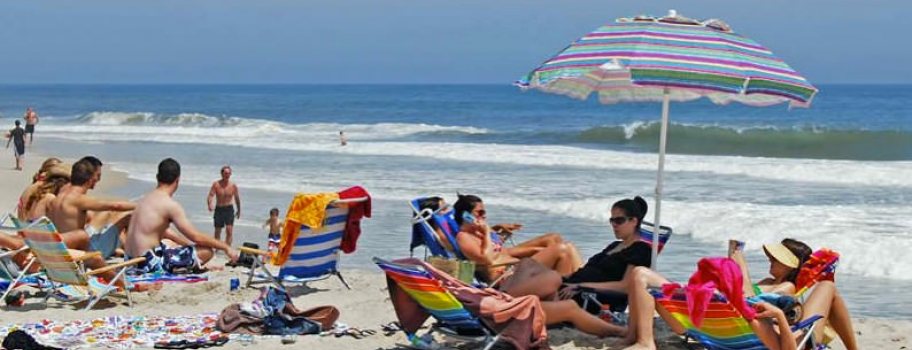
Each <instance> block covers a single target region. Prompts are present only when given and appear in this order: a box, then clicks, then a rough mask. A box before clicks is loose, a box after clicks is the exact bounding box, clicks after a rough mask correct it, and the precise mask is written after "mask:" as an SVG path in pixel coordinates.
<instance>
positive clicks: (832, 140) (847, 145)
mask: <svg viewBox="0 0 912 350" xmlns="http://www.w3.org/2000/svg"><path fill="white" fill-rule="evenodd" d="M660 128H661V126H660V124H659V123H658V122H648V123H647V122H633V123H630V124H626V125H612V126H600V127H595V128H590V129H587V130H584V131H582V132H580V133H579V134H578V135H577V136H576V141H577V142H583V143H600V144H613V145H624V146H634V147H636V148H638V149H643V150H649V151H655V150H657V149H658V138H659V133H660ZM668 152H670V153H680V154H704V155H740V156H748V157H779V158H815V159H854V160H908V159H912V133H910V132H907V131H897V130H839V129H831V128H821V127H815V126H803V127H794V128H778V127H773V126H758V127H732V126H722V125H693V124H679V123H672V124H671V125H670V126H669V129H668Z"/></svg>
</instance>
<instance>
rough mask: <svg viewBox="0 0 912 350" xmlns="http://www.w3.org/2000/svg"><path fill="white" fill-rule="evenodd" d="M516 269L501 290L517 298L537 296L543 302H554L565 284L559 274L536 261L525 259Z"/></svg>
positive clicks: (504, 282)
mask: <svg viewBox="0 0 912 350" xmlns="http://www.w3.org/2000/svg"><path fill="white" fill-rule="evenodd" d="M514 269H515V270H514V272H513V275H512V276H510V277H507V278H506V279H505V280H504V281H503V284H502V285H501V288H500V289H501V290H503V291H504V292H506V293H507V294H510V295H512V296H515V297H519V296H524V295H535V296H537V297H538V298H539V299H541V300H553V299H554V296H555V295H556V294H557V291H558V289H560V285H561V283H563V281H562V280H561V276H560V275H559V274H558V273H557V272H554V270H551V269H549V268H547V267H546V266H542V265H541V263H539V262H538V261H536V260H534V259H523V260H521V261H520V262H519V264H517V265H516V266H515V267H514Z"/></svg>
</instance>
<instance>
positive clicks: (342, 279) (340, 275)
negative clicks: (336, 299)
mask: <svg viewBox="0 0 912 350" xmlns="http://www.w3.org/2000/svg"><path fill="white" fill-rule="evenodd" d="M335 275H336V277H339V280H340V281H342V284H344V285H345V288H348V290H351V289H352V287H351V286H349V285H348V282H345V279H344V278H342V273H340V272H339V271H336V272H335Z"/></svg>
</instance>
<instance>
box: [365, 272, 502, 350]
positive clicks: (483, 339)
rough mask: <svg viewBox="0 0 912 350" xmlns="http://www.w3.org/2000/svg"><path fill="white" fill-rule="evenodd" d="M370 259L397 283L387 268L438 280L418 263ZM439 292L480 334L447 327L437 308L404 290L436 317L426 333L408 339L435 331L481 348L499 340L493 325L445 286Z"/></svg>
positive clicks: (411, 335) (485, 349)
mask: <svg viewBox="0 0 912 350" xmlns="http://www.w3.org/2000/svg"><path fill="white" fill-rule="evenodd" d="M371 260H372V261H373V262H374V263H375V264H377V266H378V267H380V269H381V270H383V272H384V274H386V276H387V278H390V279H392V280H393V281H394V282H396V283H397V284H399V282H398V281H396V280H395V279H394V278H393V277H392V276H390V273H391V272H390V271H389V270H396V271H397V272H402V273H405V274H415V275H420V278H426V279H430V280H434V281H438V282H439V280H438V279H437V278H436V277H434V276H433V275H431V274H430V273H429V272H427V270H426V269H425V268H424V267H423V266H420V265H406V264H400V263H395V262H391V261H386V260H383V259H381V258H378V257H374V258H373V259H371ZM400 286H401V284H400ZM439 292H440V293H444V294H445V295H447V296H448V297H449V298H451V299H452V301H454V305H455V306H458V307H460V308H462V311H465V314H463V315H468V316H469V317H470V319H468V320H469V321H474V322H475V323H476V324H477V325H478V329H477V330H478V331H480V332H481V335H478V336H469V335H464V334H459V333H458V332H457V331H456V330H455V329H453V328H451V327H448V326H447V324H446V323H443V321H442V320H441V319H440V318H439V317H438V313H439V312H440V311H439V310H434V309H432V308H430V307H428V306H427V305H425V304H423V303H422V302H421V300H420V299H416V298H415V297H413V296H412V295H411V294H409V293H408V291H407V290H406V294H409V297H410V298H412V300H414V301H415V302H416V303H418V305H419V306H420V307H421V308H422V309H424V310H425V311H426V312H427V313H428V314H429V315H431V317H433V318H434V319H436V320H437V321H438V322H435V323H434V324H433V325H431V327H430V328H429V329H428V331H427V333H425V334H424V335H421V336H419V335H418V334H417V333H416V334H408V333H406V336H407V337H408V338H409V340H411V339H412V338H413V337H420V338H424V337H427V336H429V335H431V334H433V332H437V333H440V334H442V335H444V336H445V337H447V338H448V339H449V338H451V339H453V340H456V341H460V342H467V343H481V344H483V347H482V349H483V350H489V349H491V348H492V347H493V346H494V344H497V342H498V341H499V340H500V334H497V332H495V331H494V328H493V327H491V326H490V325H489V324H487V323H486V322H485V320H484V319H482V318H480V317H477V316H475V315H473V314H472V313H471V312H469V311H468V310H466V309H465V307H463V306H462V303H461V302H459V300H458V299H456V297H455V296H453V294H452V293H450V292H449V291H448V290H446V288H442V287H441V290H440V291H439Z"/></svg>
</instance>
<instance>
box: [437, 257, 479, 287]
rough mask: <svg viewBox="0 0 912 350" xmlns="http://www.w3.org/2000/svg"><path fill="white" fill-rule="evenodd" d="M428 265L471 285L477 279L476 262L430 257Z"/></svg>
mask: <svg viewBox="0 0 912 350" xmlns="http://www.w3.org/2000/svg"><path fill="white" fill-rule="evenodd" d="M428 264H431V266H433V267H434V268H435V269H438V270H440V271H443V272H445V273H446V274H448V275H450V276H453V277H456V279H458V280H460V281H462V282H465V283H466V284H469V285H471V284H472V282H473V280H474V279H475V262H474V261H470V260H457V259H447V258H442V257H439V256H432V257H428Z"/></svg>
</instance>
